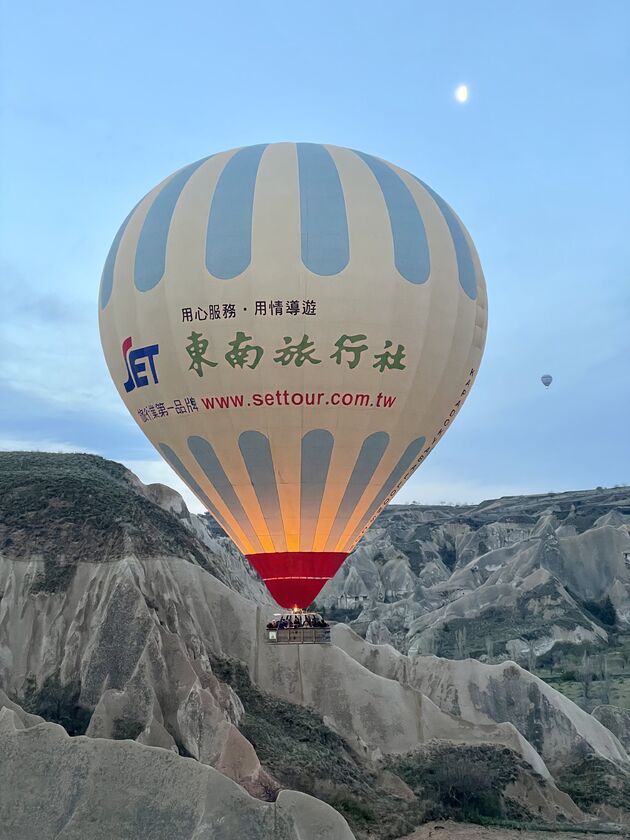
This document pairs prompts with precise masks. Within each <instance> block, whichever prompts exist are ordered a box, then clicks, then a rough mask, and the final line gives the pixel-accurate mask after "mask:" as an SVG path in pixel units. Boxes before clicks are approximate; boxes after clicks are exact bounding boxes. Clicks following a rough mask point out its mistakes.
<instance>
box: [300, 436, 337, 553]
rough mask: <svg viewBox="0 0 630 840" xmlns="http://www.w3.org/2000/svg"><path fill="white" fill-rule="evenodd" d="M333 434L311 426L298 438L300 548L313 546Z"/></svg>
mask: <svg viewBox="0 0 630 840" xmlns="http://www.w3.org/2000/svg"><path fill="white" fill-rule="evenodd" d="M334 442H335V439H334V437H333V436H332V434H331V433H330V432H329V431H328V430H327V429H313V431H311V432H307V433H306V434H305V435H304V437H303V438H302V457H301V468H300V469H301V472H300V485H301V486H300V550H301V551H310V550H311V549H312V548H313V540H314V539H315V531H316V529H317V521H318V519H319V509H320V507H321V504H322V498H323V496H324V489H325V487H326V479H327V477H328V467H329V466H330V456H331V454H332V450H333V444H334Z"/></svg>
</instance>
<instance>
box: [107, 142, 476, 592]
mask: <svg viewBox="0 0 630 840" xmlns="http://www.w3.org/2000/svg"><path fill="white" fill-rule="evenodd" d="M99 308H100V330H101V340H102V344H103V350H104V353H105V357H106V360H107V364H108V367H109V370H110V373H111V375H112V378H113V380H114V382H115V384H116V387H117V389H118V391H119V393H120V395H121V397H122V399H123V401H124V403H125V405H126V406H127V408H128V409H129V411H130V412H131V414H132V416H133V417H134V419H135V420H136V422H137V423H138V425H139V426H140V427H141V428H142V430H143V431H144V432H145V434H146V435H147V437H148V438H149V440H150V441H151V442H152V443H153V445H154V446H155V447H156V448H157V450H158V451H159V452H160V453H161V454H162V456H163V457H164V458H165V459H166V460H167V461H168V463H169V464H170V465H171V466H172V467H173V469H174V470H175V471H176V472H177V473H178V475H179V476H180V477H181V478H182V479H183V480H184V481H185V482H186V484H187V485H188V486H189V487H190V488H191V490H192V491H193V492H194V493H195V495H196V496H197V498H199V499H200V501H201V502H202V503H203V504H204V505H205V506H206V508H207V509H208V510H209V511H210V512H211V513H212V515H213V516H214V517H215V518H216V519H217V521H218V522H219V523H220V524H221V525H222V526H223V528H224V529H225V531H226V532H227V533H228V534H229V535H230V536H231V537H232V539H233V540H234V542H235V543H236V545H237V546H238V547H239V548H240V549H241V551H242V552H243V553H244V554H246V555H247V556H248V557H249V559H250V561H251V562H252V564H253V565H254V567H255V568H256V569H257V570H258V571H259V573H260V574H261V576H262V577H263V579H264V580H265V581H266V583H267V586H268V588H269V589H270V591H271V593H272V594H273V596H274V597H275V598H276V600H277V601H278V603H280V604H281V605H282V606H284V607H292V606H300V607H305V606H307V605H308V604H309V603H310V602H311V601H312V600H313V599H314V598H315V596H316V595H317V594H318V592H319V591H320V589H321V588H322V586H323V585H324V584H325V583H326V581H327V580H328V579H329V578H331V577H332V576H333V575H334V574H335V572H336V571H337V569H338V568H339V566H340V564H341V563H342V562H343V559H344V558H345V557H346V556H347V554H348V553H349V552H350V551H351V550H352V548H353V547H354V546H355V545H356V543H357V542H358V540H359V539H360V537H361V536H362V534H363V533H364V532H365V531H366V530H367V528H368V527H369V526H370V524H371V523H372V522H373V520H374V519H375V518H376V516H377V515H378V513H379V511H380V510H381V509H382V508H383V507H384V506H385V505H386V504H387V502H388V501H389V500H390V499H391V498H392V496H393V495H394V494H395V493H396V491H397V490H398V489H399V487H400V486H401V485H402V484H403V483H404V481H405V480H406V479H407V478H408V477H409V476H410V475H411V474H412V473H413V471H414V470H415V469H416V468H417V467H418V465H419V464H420V463H422V461H424V459H425V458H426V457H427V455H428V454H429V452H430V451H431V450H432V449H433V447H434V446H435V445H436V444H437V443H438V442H439V440H440V439H441V438H442V436H443V435H444V433H445V432H446V431H447V429H448V428H449V426H450V424H451V423H452V422H453V419H454V418H455V416H456V415H457V413H458V411H459V409H460V408H461V406H462V404H463V402H464V400H465V398H466V396H467V395H468V393H469V391H470V388H471V386H472V383H473V381H474V379H475V376H476V374H477V370H478V367H479V363H480V361H481V357H482V354H483V348H484V343H485V336H486V324H487V299H486V289H485V283H484V279H483V274H482V271H481V267H480V265H479V260H478V257H477V254H476V251H475V248H474V246H473V243H472V241H471V239H470V237H469V235H468V233H467V231H466V230H465V228H464V227H463V225H462V223H461V222H460V220H459V218H458V217H457V216H456V215H455V213H454V212H453V210H452V209H451V208H450V207H449V205H448V204H446V202H444V200H443V199H442V198H440V196H438V195H437V194H436V193H435V192H434V191H433V190H431V188H430V187H428V186H427V185H426V184H424V183H422V182H421V181H419V180H418V179H417V178H415V177H414V176H413V175H411V174H409V173H408V172H406V171H404V170H402V169H399V168H398V167H396V166H393V165H392V164H390V163H387V162H385V161H383V160H381V159H379V158H376V157H373V156H371V155H367V154H363V153H361V152H356V151H352V150H349V149H344V148H339V147H336V146H322V145H316V144H310V143H298V144H293V143H277V144H270V145H260V146H250V147H246V148H241V149H234V150H231V151H227V152H222V153H220V154H216V155H213V156H211V157H208V158H205V159H203V160H200V161H197V162H196V163H193V164H190V165H189V166H185V167H184V168H183V169H180V170H179V171H178V172H176V173H174V174H173V175H171V176H170V177H168V178H167V179H166V180H165V181H163V182H162V183H161V184H159V185H158V186H157V187H155V189H153V190H151V192H149V193H148V194H147V195H146V196H145V197H144V198H143V199H142V200H141V201H140V202H139V204H137V205H136V207H135V208H134V209H133V210H132V211H131V213H130V214H129V216H128V217H127V218H126V220H125V221H124V223H123V225H122V227H121V228H120V230H119V231H118V233H117V235H116V237H115V239H114V243H113V245H112V247H111V250H110V252H109V255H108V257H107V260H106V263H105V268H104V271H103V276H102V280H101V290H100V307H99Z"/></svg>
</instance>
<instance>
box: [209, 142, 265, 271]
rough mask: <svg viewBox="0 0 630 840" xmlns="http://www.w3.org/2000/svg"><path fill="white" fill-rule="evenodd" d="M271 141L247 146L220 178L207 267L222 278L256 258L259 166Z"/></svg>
mask: <svg viewBox="0 0 630 840" xmlns="http://www.w3.org/2000/svg"><path fill="white" fill-rule="evenodd" d="M266 148H267V144H266V143H263V144H261V145H258V146H246V147H245V148H244V149H240V150H239V151H238V152H236V153H235V154H234V155H233V156H232V157H231V158H230V159H229V161H228V162H227V163H226V165H225V169H224V170H223V172H222V173H221V176H220V178H219V180H218V182H217V186H216V189H215V191H214V196H213V198H212V205H211V207H210V216H209V218H208V233H207V236H206V268H207V269H208V271H209V272H210V274H212V275H214V276H215V277H218V278H219V279H220V280H231V279H232V278H233V277H237V276H238V275H239V274H241V273H242V272H243V271H245V269H246V268H247V266H248V265H249V264H250V262H251V258H252V216H253V212H254V190H255V187H256V177H257V175H258V166H259V164H260V159H261V157H262V155H263V152H264V151H265V149H266Z"/></svg>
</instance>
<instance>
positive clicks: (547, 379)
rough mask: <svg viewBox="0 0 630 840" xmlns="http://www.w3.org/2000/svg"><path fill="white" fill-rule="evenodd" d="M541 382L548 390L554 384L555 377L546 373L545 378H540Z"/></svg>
mask: <svg viewBox="0 0 630 840" xmlns="http://www.w3.org/2000/svg"><path fill="white" fill-rule="evenodd" d="M540 381H541V382H542V384H543V385H544V386H545V388H548V387H549V386H550V385H551V383H552V382H553V376H549V374H548V373H545V374H543V376H541V377H540Z"/></svg>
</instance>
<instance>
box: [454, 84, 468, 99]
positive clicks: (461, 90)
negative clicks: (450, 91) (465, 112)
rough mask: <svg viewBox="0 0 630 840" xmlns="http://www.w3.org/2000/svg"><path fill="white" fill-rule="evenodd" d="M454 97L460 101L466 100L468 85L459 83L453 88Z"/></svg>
mask: <svg viewBox="0 0 630 840" xmlns="http://www.w3.org/2000/svg"><path fill="white" fill-rule="evenodd" d="M455 99H457V101H458V102H461V103H464V102H468V85H460V86H459V87H457V88H455Z"/></svg>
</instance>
